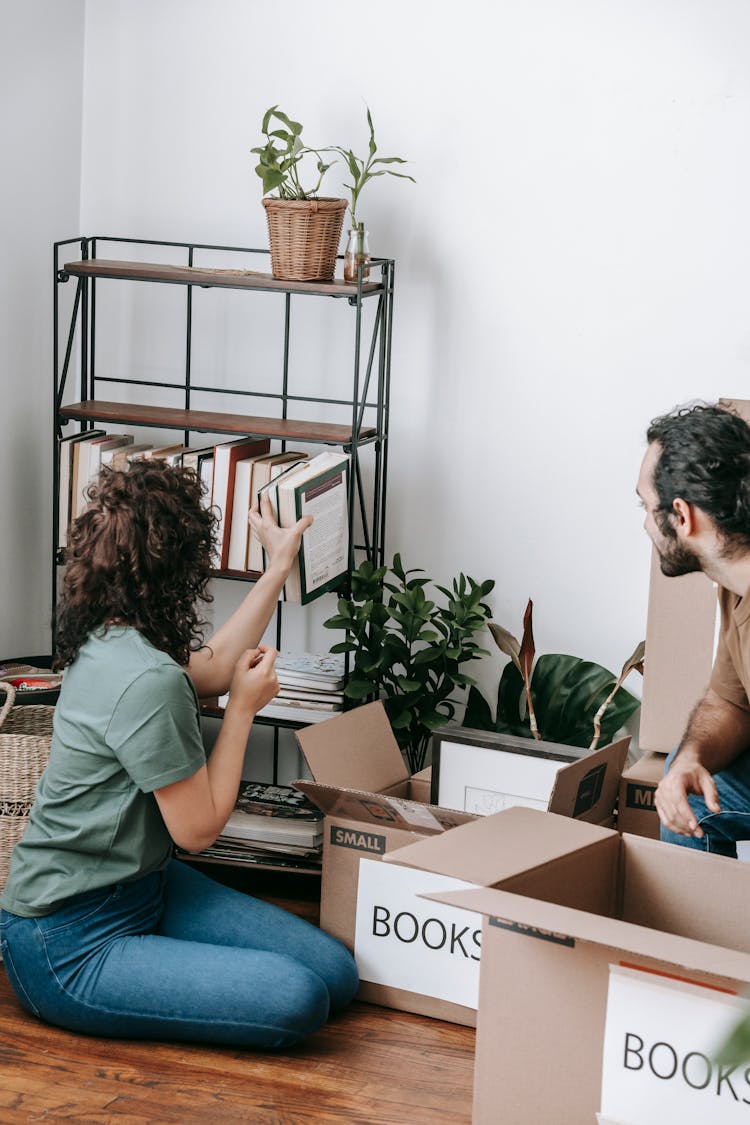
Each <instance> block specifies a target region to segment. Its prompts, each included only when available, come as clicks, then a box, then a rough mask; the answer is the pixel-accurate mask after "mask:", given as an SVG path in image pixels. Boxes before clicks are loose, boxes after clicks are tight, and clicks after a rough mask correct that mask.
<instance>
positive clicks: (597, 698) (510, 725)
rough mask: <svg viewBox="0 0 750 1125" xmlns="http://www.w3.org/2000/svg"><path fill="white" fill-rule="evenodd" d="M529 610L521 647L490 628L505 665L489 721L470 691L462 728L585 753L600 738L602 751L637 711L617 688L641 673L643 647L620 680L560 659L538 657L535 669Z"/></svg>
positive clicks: (475, 694) (576, 661)
mask: <svg viewBox="0 0 750 1125" xmlns="http://www.w3.org/2000/svg"><path fill="white" fill-rule="evenodd" d="M532 608H533V606H532V602H531V600H530V599H529V603H528V605H527V607H526V613H525V614H524V628H523V638H522V640H521V643H520V644H519V642H518V641H517V640H516V638H515V637H514V636H513V635H512V634H511V633H509V632H508V630H507V629H503V628H502V627H501V626H499V625H496V624H495V622H494V621H493V622H490V624H489V629H490V632H491V633H492V636H493V638H494V640H495V643H496V644H497V646H498V648H499V649H500V651H501V652H503V653H504V654H505V655H506V656H509V657H510V663H509V664H507V665H506V666H505V668H504V669H503V673H502V675H501V677H500V684H499V686H498V692H497V707H496V711H495V715H494V717H493V714H492V711H491V708H490V705H489V704H488V703H487V701H486V699H485V698H484V696H483V695H482V693H481V692H480V691H479V690H478V688H476V687H472V688H471V689H470V691H469V697H468V700H467V704H466V713H465V715H464V722H463V725H464V726H466V727H474V728H475V729H478V730H495V731H500V732H503V733H506V734H515V735H520V736H521V737H526V738H536V739H540V738H543V739H544V740H545V741H547V742H559V743H561V744H562V745H564V746H583V747H587V748H588V749H589V750H595V749H596V747H597V746H598V744H599V742H600V740H601V739H602V738H603V739H604V744H605V745H606V744H607V743H609V742H611V741H612V739H613V737H614V735H615V734H616V732H617V731H618V730H619V729H620V727H621V726H622V725H623V723H624V722H625V721H626V720H627V719H628V718H629V717H630V715H632V714H633V712H634V711H635V710H636V708H637V707H638V706H639V700H638V699H636V697H635V696H633V695H631V694H630V693H629V692H627V691H626V690H625V689H624V688H623V687H622V684H623V682H624V680H625V678H626V677H627V676H628V675H629V673H630V672H632V671H633V670H634V669H637V670H639V671H640V672H642V671H643V658H644V645H643V642H641V644H639V645H638V647H637V648H636V650H635V652H634V653H633V654H632V656H631V657H630V658H629V659H628V660H627V661H626V662H625V664H624V665H623V668H622V671H621V673H620V675H619V677H615V676H614V675H613V674H612V673H611V672H609V671H608V670H607V669H606V668H603V667H602V666H601V664H595V663H593V662H592V661H589V660H581V659H580V658H579V657H577V656H567V655H565V654H563V653H549V654H545V655H542V656H540V657H539V659H538V660H537V661H536V664H534V656H535V647H534V634H533V626H532Z"/></svg>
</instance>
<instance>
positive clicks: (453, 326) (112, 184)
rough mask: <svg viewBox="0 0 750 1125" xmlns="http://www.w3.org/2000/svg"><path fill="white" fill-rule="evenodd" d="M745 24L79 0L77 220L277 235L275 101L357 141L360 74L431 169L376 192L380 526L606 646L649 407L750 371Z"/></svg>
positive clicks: (622, 649)
mask: <svg viewBox="0 0 750 1125" xmlns="http://www.w3.org/2000/svg"><path fill="white" fill-rule="evenodd" d="M61 34H62V29H61ZM749 52H750V9H748V8H747V6H746V5H745V4H744V3H742V2H741V0H714V2H713V3H711V4H708V3H706V2H705V0H702V2H701V0H569V2H568V3H566V4H564V5H562V4H559V3H558V2H557V0H546V2H545V0H505V2H503V3H499V4H498V3H491V2H489V0H488V2H480V0H468V2H467V3H465V4H463V5H461V6H460V7H457V6H456V5H453V4H450V5H449V4H447V3H444V2H443V3H434V2H433V3H428V2H426V0H417V2H412V3H410V4H403V3H401V2H395V0H382V2H381V3H380V4H378V5H375V6H373V5H357V4H352V3H343V2H341V0H329V2H327V3H321V4H316V5H312V4H309V3H307V2H303V0H287V3H286V4H285V5H284V6H283V9H279V8H278V7H274V6H272V5H269V4H266V3H260V2H258V0H256V2H252V0H213V2H212V3H211V4H207V3H204V2H200V0H107V2H106V3H102V2H97V3H88V4H87V7H86V51H85V97H84V127H83V158H82V195H81V217H82V224H81V225H82V228H84V230H85V233H91V234H102V233H105V234H118V235H130V236H134V237H147V238H148V237H153V238H164V239H174V240H183V239H184V240H189V239H193V240H196V241H203V242H217V243H229V244H234V245H248V246H253V245H256V246H257V245H264V244H265V239H266V235H265V226H264V223H265V220H264V214H263V210H262V208H261V205H260V185H259V181H258V180H257V177H256V176H255V175H254V173H253V171H252V166H253V158H252V157H251V156H250V155H249V149H250V147H251V146H252V145H253V144H256V143H257V142H258V140H259V132H258V127H259V124H260V120H261V117H262V114H263V112H264V110H265V109H266V108H267V107H268V106H269V105H271V104H273V103H279V104H281V106H282V107H283V108H284V109H286V110H287V111H288V112H289V113H291V114H292V115H293V116H297V117H299V118H300V119H301V120H302V121H303V122H304V124H305V135H306V136H307V137H308V138H309V139H310V140H311V141H313V140H317V141H319V143H323V144H324V143H331V142H336V143H342V144H352V145H354V146H355V147H358V148H359V149H364V148H365V147H366V140H367V135H366V129H365V124H364V103H365V102H367V103H368V104H369V106H370V108H371V110H372V113H373V116H374V119H375V124H376V129H377V135H378V139H379V141H380V144H381V148H382V151H383V152H384V153H385V154H386V155H392V154H395V155H401V156H407V157H409V158H411V160H412V161H413V170H414V174H415V175H416V177H417V179H418V183H417V185H416V186H414V185H411V184H408V183H401V182H398V181H393V180H379V181H376V182H375V183H374V184H372V185H370V186H369V187H368V188H367V189H366V191H365V194H364V195H363V197H362V202H361V206H360V211H361V215H362V217H363V218H365V219H366V221H367V226H368V228H369V230H370V232H371V246H372V249H373V251H374V252H375V253H383V254H386V255H391V256H393V257H395V258H396V259H397V275H396V302H395V327H394V356H393V399H392V416H391V423H392V424H391V449H390V473H389V481H390V489H389V499H390V503H389V516H388V526H387V530H388V551H389V553H391V552H392V551H394V550H396V549H398V550H400V551H401V552H402V554H403V556H404V559H405V561H406V562H407V564H408V565H410V566H422V567H424V568H425V569H426V570H427V571H428V572H429V573H430V574H432V575H434V576H435V577H436V578H438V579H439V580H441V581H446V580H448V579H450V578H451V577H452V575H453V574H455V573H457V572H458V571H459V570H464V571H466V572H468V573H470V574H472V575H473V576H474V577H476V578H486V577H492V578H495V579H496V581H497V589H496V593H495V595H494V598H493V604H494V613H495V618H496V619H497V620H498V621H500V622H501V623H503V624H505V625H506V626H508V627H509V628H511V629H514V630H515V629H518V628H520V621H521V617H522V613H523V609H524V606H525V603H526V599H527V597H528V596H532V597H533V598H534V601H535V621H536V635H537V651H568V652H573V653H575V654H577V655H581V656H585V657H588V658H591V659H595V660H600V661H602V662H603V663H605V664H607V665H608V666H610V667H612V668H615V667H617V668H619V666H620V664H621V663H622V661H623V660H624V659H625V657H626V656H627V655H629V653H630V652H631V650H632V649H633V648H634V646H635V644H636V642H637V641H638V640H640V639H641V638H642V636H643V635H644V631H645V610H646V593H647V590H646V583H647V569H648V565H647V564H648V545H647V542H646V539H645V536H644V534H643V532H642V530H641V526H640V523H641V517H640V513H639V511H638V509H637V506H636V501H635V493H634V486H635V479H636V475H637V469H638V464H639V461H640V457H641V453H642V448H643V434H644V430H645V427H646V425H647V423H648V421H649V419H650V418H651V417H652V416H653V415H655V414H657V413H659V412H661V411H663V410H667V409H669V408H671V407H672V406H674V405H675V404H676V403H678V402H681V401H685V400H688V399H692V398H696V397H700V398H705V399H714V398H716V397H718V396H719V395H721V394H727V395H734V396H738V397H743V396H744V395H747V394H748V391H749V390H750V380H749V379H748V374H749V372H748V365H749V361H750V314H749V313H748V308H749V307H750V304H749V302H748V264H747V263H748V261H749V260H750V256H749V254H748V243H749V242H750V208H748V206H747V199H748V198H750V190H749V189H750V156H748V146H747V143H746V139H747V136H748V132H749V127H750V104H749V102H748V93H749V92H750V73H749V72H748V69H747V67H746V65H745V63H746V59H747V57H748V53H749ZM68 69H70V70H72V66H71V67H70V68H68ZM64 92H65V95H66V96H70V92H69V90H68V89H67V87H64ZM29 147H30V148H31V149H32V152H33V153H34V154H36V155H37V157H39V156H40V155H42V154H44V152H45V150H44V149H42V150H41V152H40V151H39V146H37V145H36V144H34V145H33V146H32V145H30V146H29ZM68 171H69V173H70V175H71V177H73V176H74V171H75V163H74V154H71V164H70V167H69V169H68ZM335 173H336V170H334V172H332V173H331V174H330V178H329V180H328V184H327V187H328V190H329V191H330V193H331V194H335V193H338V191H339V188H340V184H341V181H342V179H343V177H342V176H341V175H338V174H335ZM2 190H5V189H2ZM19 194H20V193H19ZM11 202H12V201H11ZM40 210H41V211H44V208H41V209H40V208H39V207H35V209H34V212H33V214H34V216H35V218H38V215H39V212H40ZM7 211H8V206H7V204H6V207H5V208H4V213H7ZM43 217H44V221H45V223H46V222H47V220H48V218H49V216H48V214H47V213H45V214H44V216H43ZM53 233H56V234H57V235H59V236H60V237H64V236H66V235H67V233H68V224H67V222H64V221H62V218H61V219H60V221H59V222H58V224H57V229H56V230H55V231H54V232H52V231H50V233H49V238H50V240H51V238H52V234H53ZM35 294H36V299H37V308H36V315H38V316H40V317H41V316H45V315H46V312H47V307H48V306H47V304H46V302H48V300H49V296H48V288H47V283H46V278H45V279H44V282H43V283H42V284H41V285H40V287H39V288H38V289H37V290H35ZM311 331H312V332H313V334H314V333H315V331H316V326H315V324H314V323H313V324H312V325H311ZM320 331H321V332H323V329H322V328H321V329H320ZM139 347H140V348H145V347H146V344H145V342H144V341H140V342H139V341H130V342H127V343H125V342H124V343H123V345H122V348H123V355H124V354H125V349H126V348H127V349H128V352H129V350H130V349H131V348H133V349H135V350H138V348H139ZM148 347H149V348H151V347H155V348H156V349H157V354H159V355H160V354H161V353H162V350H164V351H165V352H166V349H167V343H166V340H165V341H161V340H157V341H155V342H152V341H149V342H148ZM225 350H227V348H226V341H223V340H218V339H217V341H216V352H217V355H218V354H219V353H220V354H221V355H222V356H223V354H224V351H225ZM229 350H231V349H229ZM216 362H217V364H218V366H219V367H221V362H223V360H222V361H221V362H220V361H219V360H216ZM226 362H227V363H228V364H231V362H232V360H231V357H230V358H229V359H227V361H226ZM315 377H316V378H317V375H315ZM14 414H17V417H18V418H19V420H21V421H23V418H24V408H23V407H22V406H20V405H19V406H18V407H14ZM45 425H46V420H44V419H43V420H42V421H41V422H39V426H40V432H43V433H44V434H45V435H46V430H45V429H44V426H45ZM6 456H7V453H6ZM46 504H47V501H46V498H40V499H39V504H38V510H39V511H40V512H44V511H46V507H45V505H46ZM6 550H7V548H6ZM9 555H10V557H11V558H12V559H13V560H14V566H15V568H16V571H18V570H19V569H21V565H22V562H23V559H24V556H23V554H22V552H21V551H20V549H18V548H16V547H14V548H12V549H11V550H10V552H9ZM35 581H37V582H38V585H39V590H40V592H41V593H40V596H43V594H44V591H45V589H46V587H45V578H44V576H43V574H42V573H41V571H40V573H39V574H38V576H37V577H36V578H35ZM498 666H499V661H498V665H496V666H495V667H489V666H488V667H487V668H486V669H485V670H484V671H483V673H482V676H483V679H486V680H487V681H488V682H489V681H491V680H493V679H494V678H496V673H497V667H498ZM634 686H635V687H636V688H637V685H634Z"/></svg>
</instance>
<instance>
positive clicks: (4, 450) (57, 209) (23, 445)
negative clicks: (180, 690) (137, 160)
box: [0, 0, 84, 660]
mask: <svg viewBox="0 0 750 1125" xmlns="http://www.w3.org/2000/svg"><path fill="white" fill-rule="evenodd" d="M0 27H1V28H2V30H1V31H0V138H1V139H2V160H1V161H0V168H2V174H1V175H0V230H1V231H2V241H1V243H0V245H1V246H2V269H1V270H0V482H2V483H1V484H0V495H1V496H2V501H1V503H0V660H2V659H5V658H7V657H11V656H23V655H37V654H43V653H48V652H49V650H50V637H49V629H50V609H51V578H50V575H51V569H50V566H51V559H52V528H51V519H52V501H51V489H50V481H51V479H52V452H51V451H52V433H53V431H52V389H51V388H52V243H53V241H54V240H55V239H60V238H72V237H75V236H76V235H78V234H79V230H78V211H79V202H80V178H81V171H80V169H81V97H82V80H83V33H84V0H0Z"/></svg>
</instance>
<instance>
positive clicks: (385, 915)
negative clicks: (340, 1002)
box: [354, 859, 482, 1008]
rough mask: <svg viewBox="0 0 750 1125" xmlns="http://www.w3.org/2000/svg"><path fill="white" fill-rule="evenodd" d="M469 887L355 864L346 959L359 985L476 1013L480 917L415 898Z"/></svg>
mask: <svg viewBox="0 0 750 1125" xmlns="http://www.w3.org/2000/svg"><path fill="white" fill-rule="evenodd" d="M473 886H474V884H473V883H465V882H464V881H463V880H461V879H452V878H450V877H448V876H447V875H435V874H434V873H433V872H432V871H415V870H413V869H412V868H410V867H399V866H398V865H397V864H392V863H381V862H379V861H378V860H372V859H361V860H360V861H359V887H358V890H357V924H356V930H355V935H354V956H355V958H356V961H357V968H358V969H359V975H360V977H361V978H362V980H365V981H370V982H371V983H373V984H385V985H389V986H390V987H391V988H402V989H404V990H405V991H406V992H418V993H421V994H422V995H424V996H434V997H435V998H436V999H438V1000H448V1001H450V1002H451V1003H453V1004H463V1005H464V1006H465V1007H467V1008H476V1007H477V1004H478V1002H479V953H480V948H481V941H482V916H481V914H474V913H473V912H471V911H468V910H459V909H457V908H455V907H451V906H444V905H443V904H442V903H440V902H431V901H428V900H425V899H421V898H418V897H417V896H418V895H421V894H432V893H433V892H437V891H454V890H455V891H459V890H469V889H471V888H472V887H473Z"/></svg>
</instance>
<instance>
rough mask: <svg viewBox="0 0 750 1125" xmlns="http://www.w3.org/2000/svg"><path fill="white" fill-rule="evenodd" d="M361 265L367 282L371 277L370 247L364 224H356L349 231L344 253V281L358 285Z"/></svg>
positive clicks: (363, 278) (363, 276)
mask: <svg viewBox="0 0 750 1125" xmlns="http://www.w3.org/2000/svg"><path fill="white" fill-rule="evenodd" d="M360 265H361V266H362V280H363V281H367V279H368V278H369V276H370V247H369V244H368V232H367V231H366V230H365V224H364V223H356V224H355V225H354V226H353V227H352V228H351V230H350V231H349V235H348V238H347V242H346V250H345V251H344V281H352V282H355V283H356V281H357V277H358V270H359V267H360Z"/></svg>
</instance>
